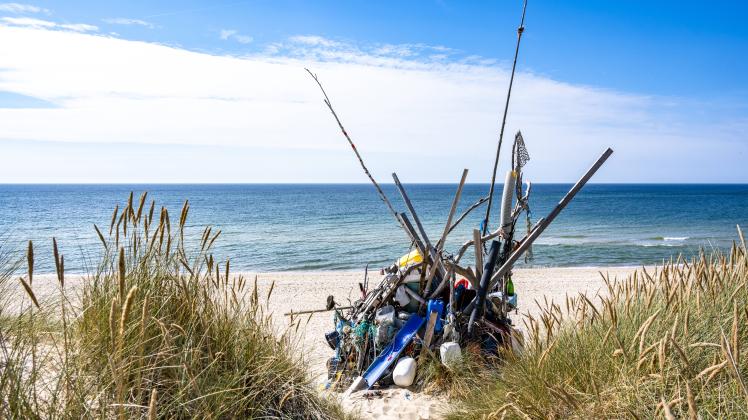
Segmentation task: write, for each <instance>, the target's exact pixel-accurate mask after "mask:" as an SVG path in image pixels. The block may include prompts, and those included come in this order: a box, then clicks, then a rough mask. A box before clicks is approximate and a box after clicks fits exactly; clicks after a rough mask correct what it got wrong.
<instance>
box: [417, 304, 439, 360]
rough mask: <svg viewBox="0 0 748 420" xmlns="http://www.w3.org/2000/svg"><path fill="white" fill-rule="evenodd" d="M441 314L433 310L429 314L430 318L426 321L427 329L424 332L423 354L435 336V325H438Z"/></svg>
mask: <svg viewBox="0 0 748 420" xmlns="http://www.w3.org/2000/svg"><path fill="white" fill-rule="evenodd" d="M438 316H439V314H438V313H436V311H431V313H430V314H429V320H428V322H427V323H426V331H425V332H424V333H423V347H422V348H421V354H423V353H424V352H425V351H426V350H428V349H429V347H430V346H431V340H432V339H433V338H434V327H435V326H436V318H437V317H438Z"/></svg>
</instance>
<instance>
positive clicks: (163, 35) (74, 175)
mask: <svg viewBox="0 0 748 420" xmlns="http://www.w3.org/2000/svg"><path fill="white" fill-rule="evenodd" d="M521 11H522V2H521V1H519V0H512V1H505V0H501V1H471V2H462V1H460V2H458V1H453V0H435V1H412V2H397V1H377V2H371V1H357V0H353V1H337V2H333V1H315V2H309V1H290V0H276V1H252V0H248V1H212V2H207V1H179V2H177V1H160V2H156V1H129V2H96V1H65V2H54V1H35V2H33V3H2V0H0V183H27V182H29V183H31V182H50V183H58V182H65V183H79V182H82V183H98V182H113V183H159V182H187V183H192V182H194V183H211V182H294V183H295V182H343V183H347V182H356V183H359V182H367V178H366V177H365V175H364V174H363V172H362V171H361V169H360V167H359V166H358V162H357V160H356V159H355V156H354V155H353V153H352V152H351V150H350V148H349V147H348V145H347V143H346V142H345V139H344V138H343V137H342V136H341V134H340V132H339V131H338V128H337V125H336V123H335V121H334V119H333V118H332V116H331V114H330V113H329V111H328V110H327V108H326V106H325V105H324V103H323V102H322V97H321V92H320V91H319V89H318V87H317V86H316V84H315V83H314V81H313V80H312V79H311V78H310V77H309V75H308V74H307V73H306V72H305V70H304V69H305V68H309V69H311V70H312V71H313V72H314V73H316V74H317V75H318V76H319V78H320V80H321V81H322V83H323V85H324V86H325V89H326V90H327V93H328V94H329V95H330V98H331V100H332V103H333V106H334V107H335V109H336V111H337V113H338V115H339V116H340V118H341V120H342V122H343V124H344V125H345V126H346V129H347V130H348V132H349V133H350V134H351V136H352V138H353V140H354V142H355V143H356V146H357V148H358V150H359V151H360V152H361V154H362V156H363V158H364V160H365V161H366V162H367V164H368V166H369V168H370V169H371V171H372V173H373V174H374V176H375V177H376V178H377V179H378V180H380V181H381V182H389V181H390V180H391V177H390V174H391V173H392V172H395V171H397V173H398V175H399V176H400V179H401V180H403V181H404V182H457V181H458V180H459V176H460V174H461V172H462V168H469V169H470V175H469V177H468V182H476V183H477V182H488V181H489V180H490V176H491V175H490V174H491V169H492V164H493V158H494V153H495V149H496V143H497V140H498V134H499V127H500V122H501V114H502V112H503V108H504V100H505V96H506V89H507V85H508V81H509V74H510V69H511V62H512V57H513V53H514V47H515V42H516V28H517V26H518V24H519V18H520V15H521ZM746 21H748V3H746V2H738V1H735V2H727V1H722V2H720V1H718V2H709V3H706V2H690V1H678V2H674V1H673V2H668V1H662V2H648V1H633V0H632V1H625V2H600V1H581V0H578V1H573V0H570V1H564V2H557V1H544V0H543V1H541V0H530V1H529V4H528V6H527V17H526V21H525V28H526V29H525V32H524V35H523V37H522V45H521V49H520V54H519V59H518V63H517V75H516V78H515V82H514V89H513V91H512V100H511V103H510V107H509V113H508V119H507V129H506V134H505V143H504V144H505V146H504V150H503V154H502V159H501V169H500V172H503V171H505V170H506V169H507V167H508V164H509V162H508V160H509V156H508V155H509V153H508V151H509V146H510V144H511V139H513V137H514V133H515V132H516V131H517V130H521V131H522V133H523V136H524V139H525V141H526V143H527V148H528V150H529V152H530V156H531V161H530V163H529V164H528V166H527V167H526V175H525V177H526V178H528V179H531V180H533V181H535V182H574V181H575V180H576V179H577V178H578V176H579V175H581V174H582V173H583V172H584V170H585V169H586V168H587V167H588V166H589V165H590V164H591V163H592V162H594V160H595V159H596V158H597V157H598V156H599V155H600V154H601V153H602V152H603V151H604V150H605V148H607V147H612V148H613V149H614V150H615V153H614V155H613V156H612V157H611V158H610V160H609V161H608V163H607V164H606V165H605V166H604V167H603V169H602V170H601V171H600V172H599V173H598V175H597V176H596V177H595V178H594V181H596V182H621V183H627V182H629V183H635V182H648V183H669V182H688V183H692V182H730V183H734V182H740V183H745V182H748V164H746V160H747V158H748V135H747V134H746V133H748V25H746V24H745V22H746ZM501 178H502V176H499V179H501Z"/></svg>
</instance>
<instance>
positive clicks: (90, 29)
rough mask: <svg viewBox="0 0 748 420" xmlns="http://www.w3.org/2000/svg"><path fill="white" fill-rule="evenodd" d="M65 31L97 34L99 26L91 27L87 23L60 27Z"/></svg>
mask: <svg viewBox="0 0 748 420" xmlns="http://www.w3.org/2000/svg"><path fill="white" fill-rule="evenodd" d="M58 26H59V27H60V28H63V29H70V30H71V31H76V32H96V31H98V30H99V27H98V26H94V25H89V24H87V23H63V24H59V25H58Z"/></svg>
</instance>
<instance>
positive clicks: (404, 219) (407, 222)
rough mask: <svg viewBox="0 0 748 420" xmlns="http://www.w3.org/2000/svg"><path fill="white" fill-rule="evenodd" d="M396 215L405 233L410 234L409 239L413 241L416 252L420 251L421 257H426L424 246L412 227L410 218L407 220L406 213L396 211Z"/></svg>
mask: <svg viewBox="0 0 748 420" xmlns="http://www.w3.org/2000/svg"><path fill="white" fill-rule="evenodd" d="M398 217H399V218H400V221H401V222H402V224H403V226H405V233H407V234H408V236H410V240H411V241H413V243H415V245H416V248H417V249H418V252H420V253H421V257H423V258H426V255H427V254H426V247H425V246H424V245H423V242H421V238H419V237H418V233H417V232H416V230H415V229H413V225H412V224H411V223H410V220H408V215H406V214H405V213H398Z"/></svg>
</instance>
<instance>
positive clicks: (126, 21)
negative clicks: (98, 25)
mask: <svg viewBox="0 0 748 420" xmlns="http://www.w3.org/2000/svg"><path fill="white" fill-rule="evenodd" d="M103 21H104V22H105V23H109V24H111V25H136V26H145V27H146V28H149V29H153V28H155V27H156V26H155V25H154V24H152V23H151V22H147V21H145V20H141V19H129V18H107V19H103Z"/></svg>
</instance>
